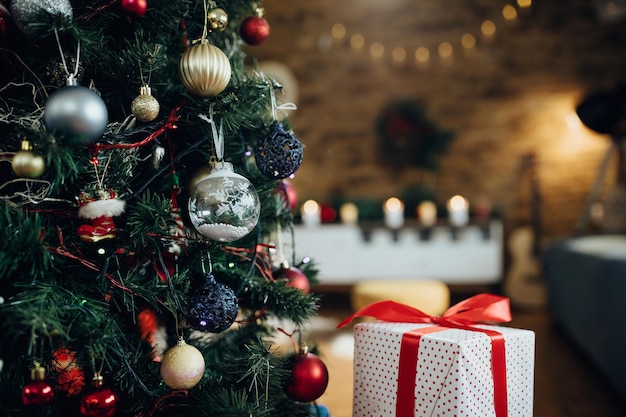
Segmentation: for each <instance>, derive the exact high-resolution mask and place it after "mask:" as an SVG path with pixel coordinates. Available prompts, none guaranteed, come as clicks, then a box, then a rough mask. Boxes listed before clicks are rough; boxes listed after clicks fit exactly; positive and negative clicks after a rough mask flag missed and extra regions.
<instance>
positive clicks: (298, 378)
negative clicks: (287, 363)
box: [283, 349, 328, 403]
mask: <svg viewBox="0 0 626 417" xmlns="http://www.w3.org/2000/svg"><path fill="white" fill-rule="evenodd" d="M327 386H328V368H326V365H325V364H324V362H322V360H321V359H320V358H319V357H317V356H316V355H314V354H312V353H307V352H306V349H305V350H304V352H301V353H298V354H296V355H293V357H292V358H291V377H290V378H289V380H288V381H287V384H286V385H285V386H284V387H283V389H284V391H285V394H287V396H288V397H289V398H291V399H292V400H295V401H300V402H303V403H309V402H311V401H315V400H317V399H318V398H319V397H321V396H322V394H324V391H326V387H327Z"/></svg>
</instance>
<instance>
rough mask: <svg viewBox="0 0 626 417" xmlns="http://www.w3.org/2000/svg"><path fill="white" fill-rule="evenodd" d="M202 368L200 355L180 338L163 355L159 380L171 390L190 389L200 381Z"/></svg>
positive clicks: (202, 360)
mask: <svg viewBox="0 0 626 417" xmlns="http://www.w3.org/2000/svg"><path fill="white" fill-rule="evenodd" d="M204 366H205V365H204V356H202V353H201V352H200V351H199V350H198V349H197V348H196V347H195V346H192V345H188V344H187V343H185V341H184V340H183V339H182V338H180V339H178V342H177V343H176V346H172V347H171V348H169V349H168V350H167V352H165V354H164V355H163V359H162V360H161V378H163V382H165V385H167V386H168V387H170V388H171V389H173V390H181V389H190V388H193V387H194V386H196V385H197V384H198V382H200V380H201V379H202V376H203V375H204Z"/></svg>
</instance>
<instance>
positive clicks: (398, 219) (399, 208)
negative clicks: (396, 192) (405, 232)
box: [383, 197, 404, 229]
mask: <svg viewBox="0 0 626 417" xmlns="http://www.w3.org/2000/svg"><path fill="white" fill-rule="evenodd" d="M383 212H384V213H385V224H386V225H387V227H389V228H392V229H397V228H400V227H402V225H403V224H404V203H403V202H402V200H400V199H399V198H397V197H391V198H388V199H387V200H385V203H384V204H383Z"/></svg>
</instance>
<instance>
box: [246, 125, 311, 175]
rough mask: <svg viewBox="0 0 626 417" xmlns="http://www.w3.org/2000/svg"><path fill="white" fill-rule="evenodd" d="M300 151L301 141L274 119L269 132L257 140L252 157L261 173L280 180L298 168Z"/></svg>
mask: <svg viewBox="0 0 626 417" xmlns="http://www.w3.org/2000/svg"><path fill="white" fill-rule="evenodd" d="M302 153H303V151H302V143H300V141H299V140H298V138H297V137H296V136H295V135H294V134H293V133H292V132H287V131H285V129H284V127H283V124H282V123H280V122H278V121H276V120H275V121H274V122H273V123H272V125H271V126H270V134H269V135H268V136H266V137H264V138H263V139H261V140H259V143H258V144H257V147H256V152H255V154H254V158H255V160H256V165H257V167H258V168H259V170H260V171H261V172H262V173H263V175H265V176H267V177H269V178H271V179H275V180H280V179H283V178H287V177H288V176H290V175H292V174H293V173H294V172H296V171H297V170H298V168H300V164H302Z"/></svg>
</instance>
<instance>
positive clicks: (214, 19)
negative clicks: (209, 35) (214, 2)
mask: <svg viewBox="0 0 626 417" xmlns="http://www.w3.org/2000/svg"><path fill="white" fill-rule="evenodd" d="M207 18H208V22H209V25H210V26H211V30H217V31H220V32H221V31H223V30H224V29H226V26H228V15H227V14H226V12H225V11H224V9H220V8H219V7H218V8H216V9H212V10H209V13H208V15H207Z"/></svg>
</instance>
